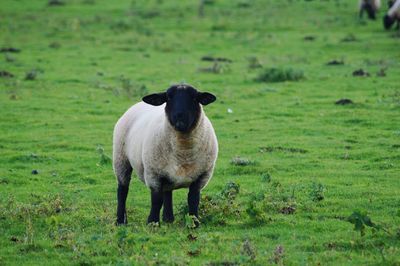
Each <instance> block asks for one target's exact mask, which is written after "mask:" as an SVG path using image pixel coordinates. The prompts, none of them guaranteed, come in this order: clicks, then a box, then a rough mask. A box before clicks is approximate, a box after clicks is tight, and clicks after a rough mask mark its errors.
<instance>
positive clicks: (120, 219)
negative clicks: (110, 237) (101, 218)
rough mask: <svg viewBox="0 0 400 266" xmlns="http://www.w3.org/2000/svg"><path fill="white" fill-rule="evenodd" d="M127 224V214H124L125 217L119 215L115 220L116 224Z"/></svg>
mask: <svg viewBox="0 0 400 266" xmlns="http://www.w3.org/2000/svg"><path fill="white" fill-rule="evenodd" d="M127 224H128V219H127V218H126V215H124V217H118V218H117V221H116V222H115V225H116V226H120V225H127Z"/></svg>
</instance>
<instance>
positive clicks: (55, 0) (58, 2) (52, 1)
mask: <svg viewBox="0 0 400 266" xmlns="http://www.w3.org/2000/svg"><path fill="white" fill-rule="evenodd" d="M47 5H48V6H63V5H65V2H64V1H62V0H49V2H47Z"/></svg>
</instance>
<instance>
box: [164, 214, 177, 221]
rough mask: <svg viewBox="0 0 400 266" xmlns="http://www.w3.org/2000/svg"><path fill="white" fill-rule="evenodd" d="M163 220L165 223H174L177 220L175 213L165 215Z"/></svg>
mask: <svg viewBox="0 0 400 266" xmlns="http://www.w3.org/2000/svg"><path fill="white" fill-rule="evenodd" d="M162 220H163V222H165V223H173V222H174V221H175V217H174V216H173V215H163V219H162Z"/></svg>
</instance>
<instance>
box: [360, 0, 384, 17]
mask: <svg viewBox="0 0 400 266" xmlns="http://www.w3.org/2000/svg"><path fill="white" fill-rule="evenodd" d="M380 6H381V1H380V0H360V1H359V9H360V18H362V17H363V14H364V11H367V14H368V17H369V18H370V19H376V12H377V11H378V9H379V8H380Z"/></svg>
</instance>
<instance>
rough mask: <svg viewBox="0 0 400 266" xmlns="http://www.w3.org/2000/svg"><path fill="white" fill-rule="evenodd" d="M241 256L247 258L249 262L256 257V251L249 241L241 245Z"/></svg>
mask: <svg viewBox="0 0 400 266" xmlns="http://www.w3.org/2000/svg"><path fill="white" fill-rule="evenodd" d="M242 254H243V255H245V256H247V257H249V259H250V260H251V261H254V260H255V259H256V257H257V249H256V248H255V246H254V244H253V243H252V242H251V241H250V240H249V239H246V240H245V241H244V242H243V244H242Z"/></svg>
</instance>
